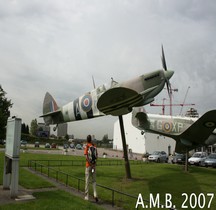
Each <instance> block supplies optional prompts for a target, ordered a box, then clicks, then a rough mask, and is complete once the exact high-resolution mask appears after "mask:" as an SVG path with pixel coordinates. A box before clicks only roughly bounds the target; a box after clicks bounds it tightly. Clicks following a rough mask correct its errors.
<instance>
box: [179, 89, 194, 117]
mask: <svg viewBox="0 0 216 210" xmlns="http://www.w3.org/2000/svg"><path fill="white" fill-rule="evenodd" d="M189 89H190V86H188V88H187V92H186V94H185V97H184V101H183V106H184V103H185V100H186V98H187V95H188V91H189ZM194 105H195V104H194ZM183 106H182V107H181V110H180V112H179V115H181V114H182V110H183Z"/></svg>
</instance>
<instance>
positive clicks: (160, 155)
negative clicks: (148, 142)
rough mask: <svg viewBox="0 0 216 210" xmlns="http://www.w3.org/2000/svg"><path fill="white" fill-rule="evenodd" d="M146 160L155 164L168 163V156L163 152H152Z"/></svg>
mask: <svg viewBox="0 0 216 210" xmlns="http://www.w3.org/2000/svg"><path fill="white" fill-rule="evenodd" d="M148 160H149V161H154V162H157V163H160V162H168V155H167V154H166V152H164V151H154V152H153V153H152V154H151V155H149V157H148Z"/></svg>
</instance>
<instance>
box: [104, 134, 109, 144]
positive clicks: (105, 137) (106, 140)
mask: <svg viewBox="0 0 216 210" xmlns="http://www.w3.org/2000/svg"><path fill="white" fill-rule="evenodd" d="M102 142H103V143H104V144H108V143H109V138H108V134H105V135H104V136H103V138H102Z"/></svg>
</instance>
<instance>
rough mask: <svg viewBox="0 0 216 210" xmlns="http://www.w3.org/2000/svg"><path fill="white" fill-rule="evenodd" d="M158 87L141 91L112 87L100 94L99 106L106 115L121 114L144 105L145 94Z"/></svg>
mask: <svg viewBox="0 0 216 210" xmlns="http://www.w3.org/2000/svg"><path fill="white" fill-rule="evenodd" d="M156 87H157V86H155V87H152V88H149V89H148V90H146V91H143V92H141V93H138V92H137V91H135V90H133V89H131V88H126V87H114V88H111V89H109V90H107V91H106V92H105V93H103V94H102V95H101V96H100V98H99V99H98V102H97V107H98V109H99V110H100V111H101V112H103V113H104V114H106V115H108V114H110V115H113V116H119V115H124V114H127V113H129V112H131V111H132V107H134V106H141V105H143V104H144V102H145V101H144V95H145V94H147V93H149V92H150V91H152V90H154V89H155V88H156ZM153 100H154V98H152V99H150V100H149V101H148V102H145V103H150V102H152V101H153Z"/></svg>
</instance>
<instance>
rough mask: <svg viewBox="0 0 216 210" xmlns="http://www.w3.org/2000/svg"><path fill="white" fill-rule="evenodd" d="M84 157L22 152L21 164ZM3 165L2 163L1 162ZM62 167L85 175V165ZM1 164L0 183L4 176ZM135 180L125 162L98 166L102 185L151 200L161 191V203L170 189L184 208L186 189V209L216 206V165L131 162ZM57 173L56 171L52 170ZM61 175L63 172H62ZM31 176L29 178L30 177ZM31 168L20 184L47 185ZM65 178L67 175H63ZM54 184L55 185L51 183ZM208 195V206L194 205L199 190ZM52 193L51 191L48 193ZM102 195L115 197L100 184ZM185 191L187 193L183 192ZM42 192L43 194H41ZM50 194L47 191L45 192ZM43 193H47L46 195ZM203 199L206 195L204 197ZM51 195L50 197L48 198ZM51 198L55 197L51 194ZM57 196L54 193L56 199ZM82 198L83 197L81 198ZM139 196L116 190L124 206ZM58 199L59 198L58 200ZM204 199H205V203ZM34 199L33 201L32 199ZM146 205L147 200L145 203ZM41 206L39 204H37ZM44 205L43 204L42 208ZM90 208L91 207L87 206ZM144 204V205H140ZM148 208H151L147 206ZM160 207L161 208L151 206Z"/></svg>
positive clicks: (106, 198)
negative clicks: (129, 176) (127, 172)
mask: <svg viewBox="0 0 216 210" xmlns="http://www.w3.org/2000/svg"><path fill="white" fill-rule="evenodd" d="M2 157H3V155H0V163H3V158H2ZM30 159H31V160H34V159H37V160H44V159H46V160H49V159H51V160H61V159H65V160H71V159H74V160H83V159H84V157H77V156H64V155H51V154H49V155H45V154H43V155H41V154H40V155H36V154H29V153H24V154H21V158H20V164H22V165H25V164H26V163H27V162H28V160H30ZM1 165H2V164H1ZM56 168H57V169H60V170H61V171H64V172H66V173H69V174H71V175H73V176H76V177H79V178H82V179H84V166H62V167H60V166H59V167H56ZM1 170H2V168H0V183H1V180H2V178H1V177H2V174H3V171H2V172H1ZM131 173H132V180H127V179H125V168H124V165H119V166H98V167H97V183H98V184H101V185H105V186H108V187H110V188H114V189H116V190H119V191H123V192H125V193H128V194H131V195H134V196H135V197H137V198H138V195H139V193H141V195H142V197H143V199H147V200H149V196H150V195H153V196H156V195H158V194H159V196H160V201H161V203H163V204H164V203H165V201H164V199H165V195H166V193H169V194H170V195H171V196H172V203H173V204H175V205H176V208H177V209H183V208H182V204H183V202H184V200H185V196H184V194H183V193H187V195H188V196H189V198H188V200H187V202H186V203H185V205H188V207H187V208H185V209H211V210H215V209H216V196H215V194H216V178H215V177H216V169H213V168H201V167H189V172H188V173H185V172H184V171H183V166H181V165H172V164H156V163H143V164H140V165H133V164H131ZM50 175H53V176H54V177H55V173H54V172H53V173H51V174H50ZM59 176H60V175H59ZM28 177H29V179H28ZM31 177H32V175H29V172H27V171H24V169H21V170H20V184H22V185H23V186H25V187H33V188H39V187H41V186H43V185H44V186H45V183H43V181H44V180H41V181H40V182H41V183H40V182H39V180H40V179H37V178H31ZM59 178H60V179H62V180H64V179H65V177H64V176H63V175H62V177H61V176H60V177H59ZM68 184H69V185H72V186H74V187H77V180H75V179H69V180H68ZM50 187H52V186H50ZM80 188H81V189H82V190H83V189H84V183H81V186H80ZM193 193H195V194H196V196H197V197H198V196H199V195H201V194H202V193H203V194H202V195H204V196H205V199H206V201H205V202H206V205H205V207H204V208H198V204H197V205H196V208H190V205H189V200H190V197H191V201H192V204H194V202H195V201H194V199H195V198H194V196H195V194H193ZM207 193H214V198H213V200H212V202H211V205H210V208H207V204H208V202H209V199H210V197H208V196H207ZM47 194H48V193H47ZM98 194H99V198H100V199H102V200H104V201H110V200H111V197H112V192H111V191H108V190H105V189H103V188H100V187H98ZM182 194H183V195H182ZM38 196H39V197H38V198H39V199H38V200H39V201H41V200H43V199H40V193H39V194H38ZM41 196H42V195H41ZM44 196H45V197H46V195H44ZM42 197H43V196H42ZM201 198H202V199H203V197H201ZM47 199H48V198H47ZM50 199H51V198H50ZM54 199H55V198H54V197H53V200H54ZM81 200H82V199H81ZM136 201H137V199H129V198H128V197H125V196H122V195H118V194H115V204H118V205H121V206H123V207H124V209H135V205H136ZM55 202H58V201H57V200H55ZM202 202H203V200H201V203H200V204H201V205H202ZM30 203H31V202H30ZM145 205H146V203H145ZM37 208H39V207H37ZM42 209H43V208H42ZM87 209H88V208H87ZM139 209H142V206H141V205H140V208H139ZM145 209H147V208H145ZM151 209H158V208H151Z"/></svg>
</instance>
